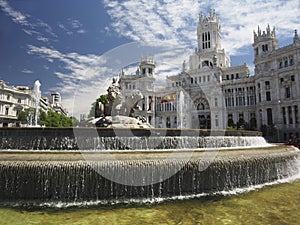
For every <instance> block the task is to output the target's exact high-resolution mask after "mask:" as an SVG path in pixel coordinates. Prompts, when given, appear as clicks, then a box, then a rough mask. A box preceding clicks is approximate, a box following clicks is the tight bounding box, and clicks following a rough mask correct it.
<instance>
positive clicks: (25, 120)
mask: <svg viewBox="0 0 300 225" xmlns="http://www.w3.org/2000/svg"><path fill="white" fill-rule="evenodd" d="M34 119H35V109H34V108H26V109H23V110H22V111H20V112H19V114H18V120H19V121H20V122H21V123H22V124H28V125H33V124H34Z"/></svg>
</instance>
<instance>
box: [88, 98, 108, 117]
mask: <svg viewBox="0 0 300 225" xmlns="http://www.w3.org/2000/svg"><path fill="white" fill-rule="evenodd" d="M107 102H108V95H107V94H105V95H100V97H99V98H97V99H96V101H95V102H93V103H92V106H91V109H90V112H89V115H88V117H95V118H97V117H100V109H99V103H102V104H103V105H105V104H106V103H107Z"/></svg>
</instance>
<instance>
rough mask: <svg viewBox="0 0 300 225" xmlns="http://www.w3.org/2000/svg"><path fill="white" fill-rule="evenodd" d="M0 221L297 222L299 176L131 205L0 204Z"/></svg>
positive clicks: (3, 224)
mask: <svg viewBox="0 0 300 225" xmlns="http://www.w3.org/2000/svg"><path fill="white" fill-rule="evenodd" d="M0 224H1V225H6V224H7V225H13V224H49V225H50V224H72V225H85V224H87V225H90V224H183V225H185V224H205V225H207V224H234V225H236V224H251V225H252V224H263V225H266V224H272V225H273V224H280V225H282V224H288V225H290V224H300V180H298V181H294V182H292V183H285V184H277V185H273V186H267V187H264V188H262V189H259V190H255V191H251V192H247V193H244V194H239V195H231V196H225V197H219V198H211V199H206V200H204V199H203V198H202V199H201V198H200V199H192V200H181V201H173V202H165V203H162V204H156V205H144V206H134V207H133V206H129V207H124V206H122V207H121V206H120V207H113V208H112V207H110V208H103V207H98V208H96V207H93V208H75V209H74V208H73V209H39V210H26V209H20V208H19V209H16V208H3V207H2V208H0Z"/></svg>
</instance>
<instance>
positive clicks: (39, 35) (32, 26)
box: [0, 0, 57, 42]
mask: <svg viewBox="0 0 300 225" xmlns="http://www.w3.org/2000/svg"><path fill="white" fill-rule="evenodd" d="M0 9H2V11H3V12H5V13H6V14H7V15H8V16H9V17H10V18H11V19H12V21H13V22H15V23H17V24H20V25H21V26H23V27H25V28H24V29H22V30H23V31H24V33H26V34H27V35H30V36H33V35H34V37H35V38H36V39H37V40H38V41H42V42H48V41H49V38H47V37H45V34H46V35H50V36H51V37H53V38H57V35H56V34H55V33H54V32H53V31H52V28H51V27H50V26H49V25H48V24H47V23H45V22H43V21H42V20H40V19H34V18H33V17H32V16H30V15H28V14H24V13H22V12H20V11H17V10H15V9H13V8H12V7H11V6H10V5H9V4H8V1H5V0H0Z"/></svg>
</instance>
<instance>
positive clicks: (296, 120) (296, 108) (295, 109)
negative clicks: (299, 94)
mask: <svg viewBox="0 0 300 225" xmlns="http://www.w3.org/2000/svg"><path fill="white" fill-rule="evenodd" d="M294 113H295V123H296V124H298V123H299V118H298V106H297V105H295V106H294Z"/></svg>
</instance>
